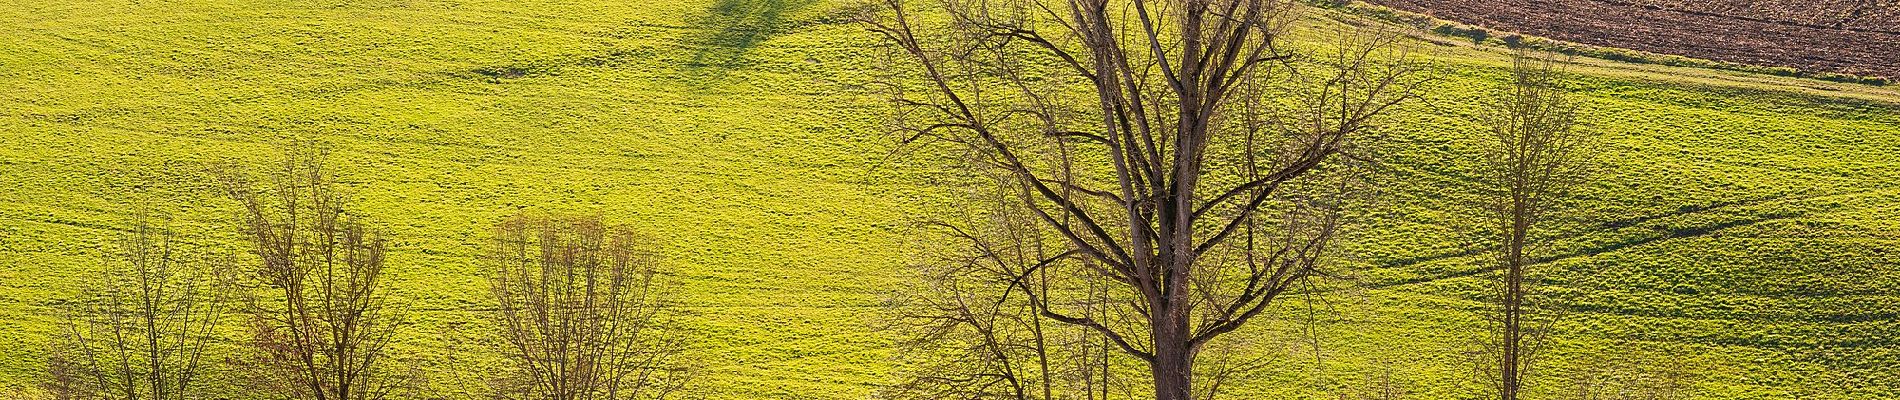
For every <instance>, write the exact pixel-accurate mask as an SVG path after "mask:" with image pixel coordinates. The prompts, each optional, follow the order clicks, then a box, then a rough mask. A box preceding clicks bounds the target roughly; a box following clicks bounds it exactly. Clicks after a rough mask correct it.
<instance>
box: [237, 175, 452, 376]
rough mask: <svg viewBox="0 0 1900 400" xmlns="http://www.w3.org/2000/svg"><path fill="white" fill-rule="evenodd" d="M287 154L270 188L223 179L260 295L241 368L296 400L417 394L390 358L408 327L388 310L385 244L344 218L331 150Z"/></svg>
mask: <svg viewBox="0 0 1900 400" xmlns="http://www.w3.org/2000/svg"><path fill="white" fill-rule="evenodd" d="M289 154H290V155H289V157H287V158H286V159H285V161H284V162H283V163H282V164H281V165H279V166H278V167H277V171H276V172H275V173H272V174H269V175H268V177H269V178H268V179H269V181H268V184H263V185H260V184H257V183H254V182H253V181H251V180H250V179H248V178H247V177H246V175H245V174H243V173H241V172H238V171H237V170H236V169H232V170H230V171H226V173H224V174H223V178H224V181H225V188H226V189H227V193H228V194H229V195H230V197H231V198H233V199H236V200H237V201H238V202H239V203H240V204H242V206H243V209H244V213H243V217H242V219H243V224H242V226H243V234H244V236H245V237H246V238H247V239H249V241H250V242H251V245H252V246H253V247H252V250H253V251H254V254H255V255H256V256H257V258H256V259H255V260H254V261H255V264H252V265H250V266H249V267H248V268H245V271H244V272H245V273H244V275H245V276H246V277H248V278H249V279H248V281H249V282H250V283H252V284H254V285H257V286H261V288H262V290H261V292H263V293H251V294H252V296H251V297H249V298H248V302H247V303H248V304H247V307H246V309H245V311H246V312H247V313H248V314H249V315H250V318H251V324H252V330H251V332H252V337H251V341H250V344H251V346H250V348H251V350H252V351H251V354H249V357H245V358H240V359H238V360H236V361H237V362H238V363H240V364H241V367H242V368H244V369H246V370H248V371H250V372H252V373H254V374H255V378H256V381H255V383H256V384H257V385H258V387H257V389H258V390H263V391H268V392H274V393H275V394H277V395H281V396H284V397H287V398H293V399H312V400H377V399H383V398H386V397H389V396H390V395H391V393H392V392H395V391H397V390H402V389H413V388H415V387H416V382H415V377H414V376H413V375H412V374H411V373H410V372H408V371H402V370H400V369H398V368H395V367H393V366H392V362H391V361H392V360H390V359H389V344H390V342H391V340H392V339H394V338H395V337H396V335H397V334H398V332H400V331H401V329H402V327H403V322H402V318H401V317H400V316H398V315H396V314H395V313H394V311H395V310H393V309H392V308H391V307H390V305H389V299H388V294H387V289H388V286H387V282H385V280H384V278H385V276H384V274H383V272H384V269H383V266H384V258H383V255H384V251H385V248H386V244H385V241H384V239H383V238H382V237H380V236H378V235H377V234H375V233H373V232H372V230H371V229H370V228H369V227H367V226H365V224H364V223H363V221H362V220H361V219H360V218H359V217H357V216H354V215H351V214H349V213H348V212H346V210H348V208H347V207H346V206H347V203H346V201H345V199H344V197H343V196H342V195H340V194H339V193H338V192H337V190H336V188H335V184H334V183H333V178H332V177H331V176H330V174H329V173H328V172H327V171H326V170H325V169H324V165H323V163H324V160H325V159H326V158H327V156H328V155H327V154H326V153H324V152H322V151H320V150H313V149H311V148H309V147H307V146H301V145H300V146H298V147H296V148H293V149H292V150H291V151H289Z"/></svg>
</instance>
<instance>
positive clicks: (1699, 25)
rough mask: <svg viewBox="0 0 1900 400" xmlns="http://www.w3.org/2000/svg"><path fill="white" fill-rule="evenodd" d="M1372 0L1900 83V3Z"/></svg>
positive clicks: (1537, 30) (1527, 29)
mask: <svg viewBox="0 0 1900 400" xmlns="http://www.w3.org/2000/svg"><path fill="white" fill-rule="evenodd" d="M1367 1H1369V2H1372V3H1375V4H1379V5H1384V6H1387V7H1392V8H1396V9H1400V10H1405V11H1410V12H1416V13H1421V14H1427V15H1431V16H1433V17H1437V18H1440V19H1445V20H1451V21H1458V22H1463V23H1467V24H1472V25H1478V26H1483V27H1486V28H1491V29H1496V30H1503V31H1512V32H1520V33H1525V34H1530V35H1536V36H1543V37H1549V38H1554V39H1559V40H1565V41H1571V42H1577V43H1583V44H1590V45H1597V46H1606V47H1620V48H1627V49H1634V50H1641V51H1646V52H1651V53H1660V54H1676V55H1682V56H1688V57H1695V58H1704V59H1710V60H1717V61H1727V62H1735V63H1743V64H1754V65H1767V66H1784V67H1795V68H1800V69H1803V70H1809V71H1824V72H1836V73H1847V74H1855V75H1866V76H1882V77H1888V78H1900V0H1367Z"/></svg>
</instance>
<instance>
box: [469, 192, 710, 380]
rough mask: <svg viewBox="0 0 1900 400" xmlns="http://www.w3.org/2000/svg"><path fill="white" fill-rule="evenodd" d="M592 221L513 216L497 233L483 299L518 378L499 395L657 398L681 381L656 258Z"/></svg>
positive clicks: (626, 235)
mask: <svg viewBox="0 0 1900 400" xmlns="http://www.w3.org/2000/svg"><path fill="white" fill-rule="evenodd" d="M644 245H646V244H645V243H642V242H641V241H640V238H639V236H637V235H635V234H634V233H633V232H632V231H631V230H629V229H627V228H625V227H620V226H608V225H605V224H603V223H602V222H601V220H600V218H599V217H544V216H526V215H523V216H517V217H515V218H513V219H509V220H508V221H506V222H503V223H502V224H501V226H500V228H499V229H497V232H496V246H495V249H494V254H493V256H492V257H491V258H490V261H491V264H492V265H493V267H494V270H493V272H492V274H491V275H490V279H489V283H490V285H489V287H490V290H491V293H493V294H494V296H495V300H496V301H497V302H499V303H500V304H499V305H500V310H499V312H497V313H496V315H497V316H498V317H497V319H498V322H499V323H500V325H501V328H502V330H501V332H502V334H503V336H504V339H506V342H507V344H508V345H509V346H510V347H509V348H508V349H507V350H506V351H505V354H506V355H507V357H508V358H509V359H510V360H511V361H513V362H514V364H516V367H517V373H518V376H517V377H516V379H514V380H513V381H511V382H509V383H510V384H509V385H508V386H509V387H506V388H504V390H503V391H504V392H506V395H507V396H510V398H519V399H535V400H619V399H648V398H652V399H658V398H665V397H666V396H667V395H669V394H672V393H674V392H675V391H677V390H679V389H680V388H681V387H682V386H683V385H684V384H685V383H686V378H687V377H688V374H687V372H686V370H685V369H684V368H681V367H682V366H680V365H676V363H675V360H676V359H677V356H678V355H679V354H680V352H681V350H682V346H681V345H682V344H683V343H682V342H681V341H680V340H679V339H678V338H679V336H677V335H671V334H670V333H672V332H668V330H669V327H668V326H667V321H666V313H667V312H668V306H669V304H668V294H669V293H668V291H667V287H666V285H665V284H664V282H665V279H664V277H663V276H662V275H661V274H660V273H659V271H658V269H657V262H656V259H655V255H654V253H652V252H651V251H649V250H647V249H644V248H642V246H644Z"/></svg>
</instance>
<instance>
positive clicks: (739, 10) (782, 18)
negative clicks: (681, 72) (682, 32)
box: [686, 0, 816, 74]
mask: <svg viewBox="0 0 1900 400" xmlns="http://www.w3.org/2000/svg"><path fill="white" fill-rule="evenodd" d="M815 2H816V0H719V1H718V2H717V3H714V4H713V6H712V7H711V8H708V9H707V10H706V12H705V14H703V15H701V16H700V17H698V18H697V19H696V20H695V21H694V23H695V25H698V26H700V27H703V29H704V32H705V33H703V34H701V36H700V37H697V38H694V39H692V40H691V42H690V43H692V44H693V45H694V46H696V47H697V49H696V50H695V51H694V52H693V58H692V59H691V60H689V61H687V65H686V66H687V68H689V69H692V70H694V71H696V72H700V73H702V74H703V73H713V74H719V73H723V72H725V71H729V70H732V69H737V68H741V67H744V66H745V65H746V59H745V56H746V53H747V52H750V51H751V50H752V49H753V48H755V47H758V45H759V44H760V43H764V42H765V41H766V40H767V39H771V38H772V36H775V35H778V34H781V33H784V32H786V31H787V30H789V29H790V28H791V27H792V24H791V21H790V20H787V19H786V14H789V13H791V12H794V11H798V10H799V9H802V8H805V7H809V6H811V5H812V4H813V3H815Z"/></svg>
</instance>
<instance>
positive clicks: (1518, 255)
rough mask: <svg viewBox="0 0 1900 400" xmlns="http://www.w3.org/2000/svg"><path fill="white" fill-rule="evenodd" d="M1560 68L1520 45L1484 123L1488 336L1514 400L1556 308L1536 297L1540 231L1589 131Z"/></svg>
mask: <svg viewBox="0 0 1900 400" xmlns="http://www.w3.org/2000/svg"><path fill="white" fill-rule="evenodd" d="M1564 73H1565V71H1564V70H1563V68H1562V66H1561V65H1560V64H1559V63H1557V62H1556V61H1553V60H1551V59H1548V58H1544V57H1540V56H1537V55H1534V54H1530V53H1526V52H1524V51H1519V52H1517V53H1515V55H1514V56H1513V57H1512V68H1511V82H1510V85H1509V87H1508V89H1506V91H1505V93H1503V95H1502V96H1500V97H1501V98H1500V100H1499V102H1498V103H1497V105H1496V106H1495V107H1494V108H1493V109H1492V110H1491V112H1490V114H1489V116H1488V119H1487V121H1486V122H1487V124H1488V125H1489V126H1490V129H1491V138H1490V140H1489V141H1488V144H1489V147H1488V149H1489V151H1488V153H1487V154H1485V161H1486V163H1487V164H1486V165H1487V167H1488V168H1487V169H1486V172H1487V178H1488V185H1489V186H1490V189H1491V194H1490V195H1489V196H1488V199H1487V204H1485V206H1486V207H1487V209H1488V211H1489V212H1488V215H1489V217H1490V219H1491V223H1492V227H1493V229H1494V231H1493V232H1495V233H1494V234H1495V235H1496V239H1497V242H1496V244H1497V258H1496V259H1495V261H1494V264H1493V268H1495V270H1496V271H1497V273H1496V274H1495V277H1496V285H1495V290H1496V293H1495V295H1496V301H1497V309H1495V310H1494V311H1495V312H1494V313H1493V314H1494V315H1493V319H1494V322H1495V325H1496V329H1494V330H1492V332H1491V336H1492V337H1491V338H1490V340H1489V343H1488V344H1487V350H1488V351H1487V353H1489V354H1488V355H1489V356H1492V357H1495V358H1493V359H1492V362H1493V363H1494V365H1496V368H1495V369H1492V370H1490V371H1489V372H1490V374H1491V375H1493V378H1495V379H1494V380H1492V382H1493V383H1495V384H1496V387H1495V388H1496V390H1497V394H1498V396H1499V398H1500V399H1503V400H1516V399H1517V398H1518V395H1519V393H1521V392H1522V391H1523V389H1524V386H1525V378H1526V377H1527V376H1529V375H1530V373H1531V371H1532V366H1533V364H1534V362H1535V361H1536V355H1537V352H1538V349H1539V347H1540V344H1541V343H1542V341H1543V338H1544V337H1545V336H1546V335H1547V334H1548V333H1549V325H1550V323H1551V322H1552V321H1554V320H1555V313H1554V309H1553V308H1551V307H1548V305H1547V304H1544V303H1543V302H1540V301H1539V299H1540V296H1538V293H1537V292H1538V291H1537V285H1536V279H1535V276H1536V275H1537V274H1536V272H1538V271H1535V269H1536V266H1537V259H1536V256H1535V255H1534V253H1536V252H1537V251H1539V250H1540V249H1542V248H1544V247H1545V246H1544V245H1546V244H1547V243H1546V242H1547V240H1546V239H1543V237H1545V236H1544V235H1539V233H1540V232H1539V231H1540V230H1542V229H1545V228H1547V227H1545V226H1543V225H1545V224H1546V223H1547V221H1546V220H1547V219H1548V217H1549V216H1550V215H1551V213H1552V211H1553V210H1555V209H1556V207H1559V206H1560V205H1561V201H1562V197H1563V196H1566V195H1568V194H1569V193H1570V192H1571V191H1573V190H1574V189H1575V188H1576V187H1577V186H1578V185H1579V184H1581V183H1583V182H1584V180H1583V178H1584V177H1585V174H1586V171H1587V169H1586V167H1587V166H1588V148H1587V146H1589V144H1590V141H1591V140H1590V139H1591V138H1590V136H1589V135H1588V134H1587V133H1585V132H1583V131H1580V130H1577V129H1575V127H1576V115H1577V106H1576V104H1575V103H1574V102H1572V101H1571V100H1570V99H1569V98H1568V97H1567V94H1566V92H1565V90H1566V89H1565V88H1564V86H1563V83H1564V78H1563V74H1564Z"/></svg>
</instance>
